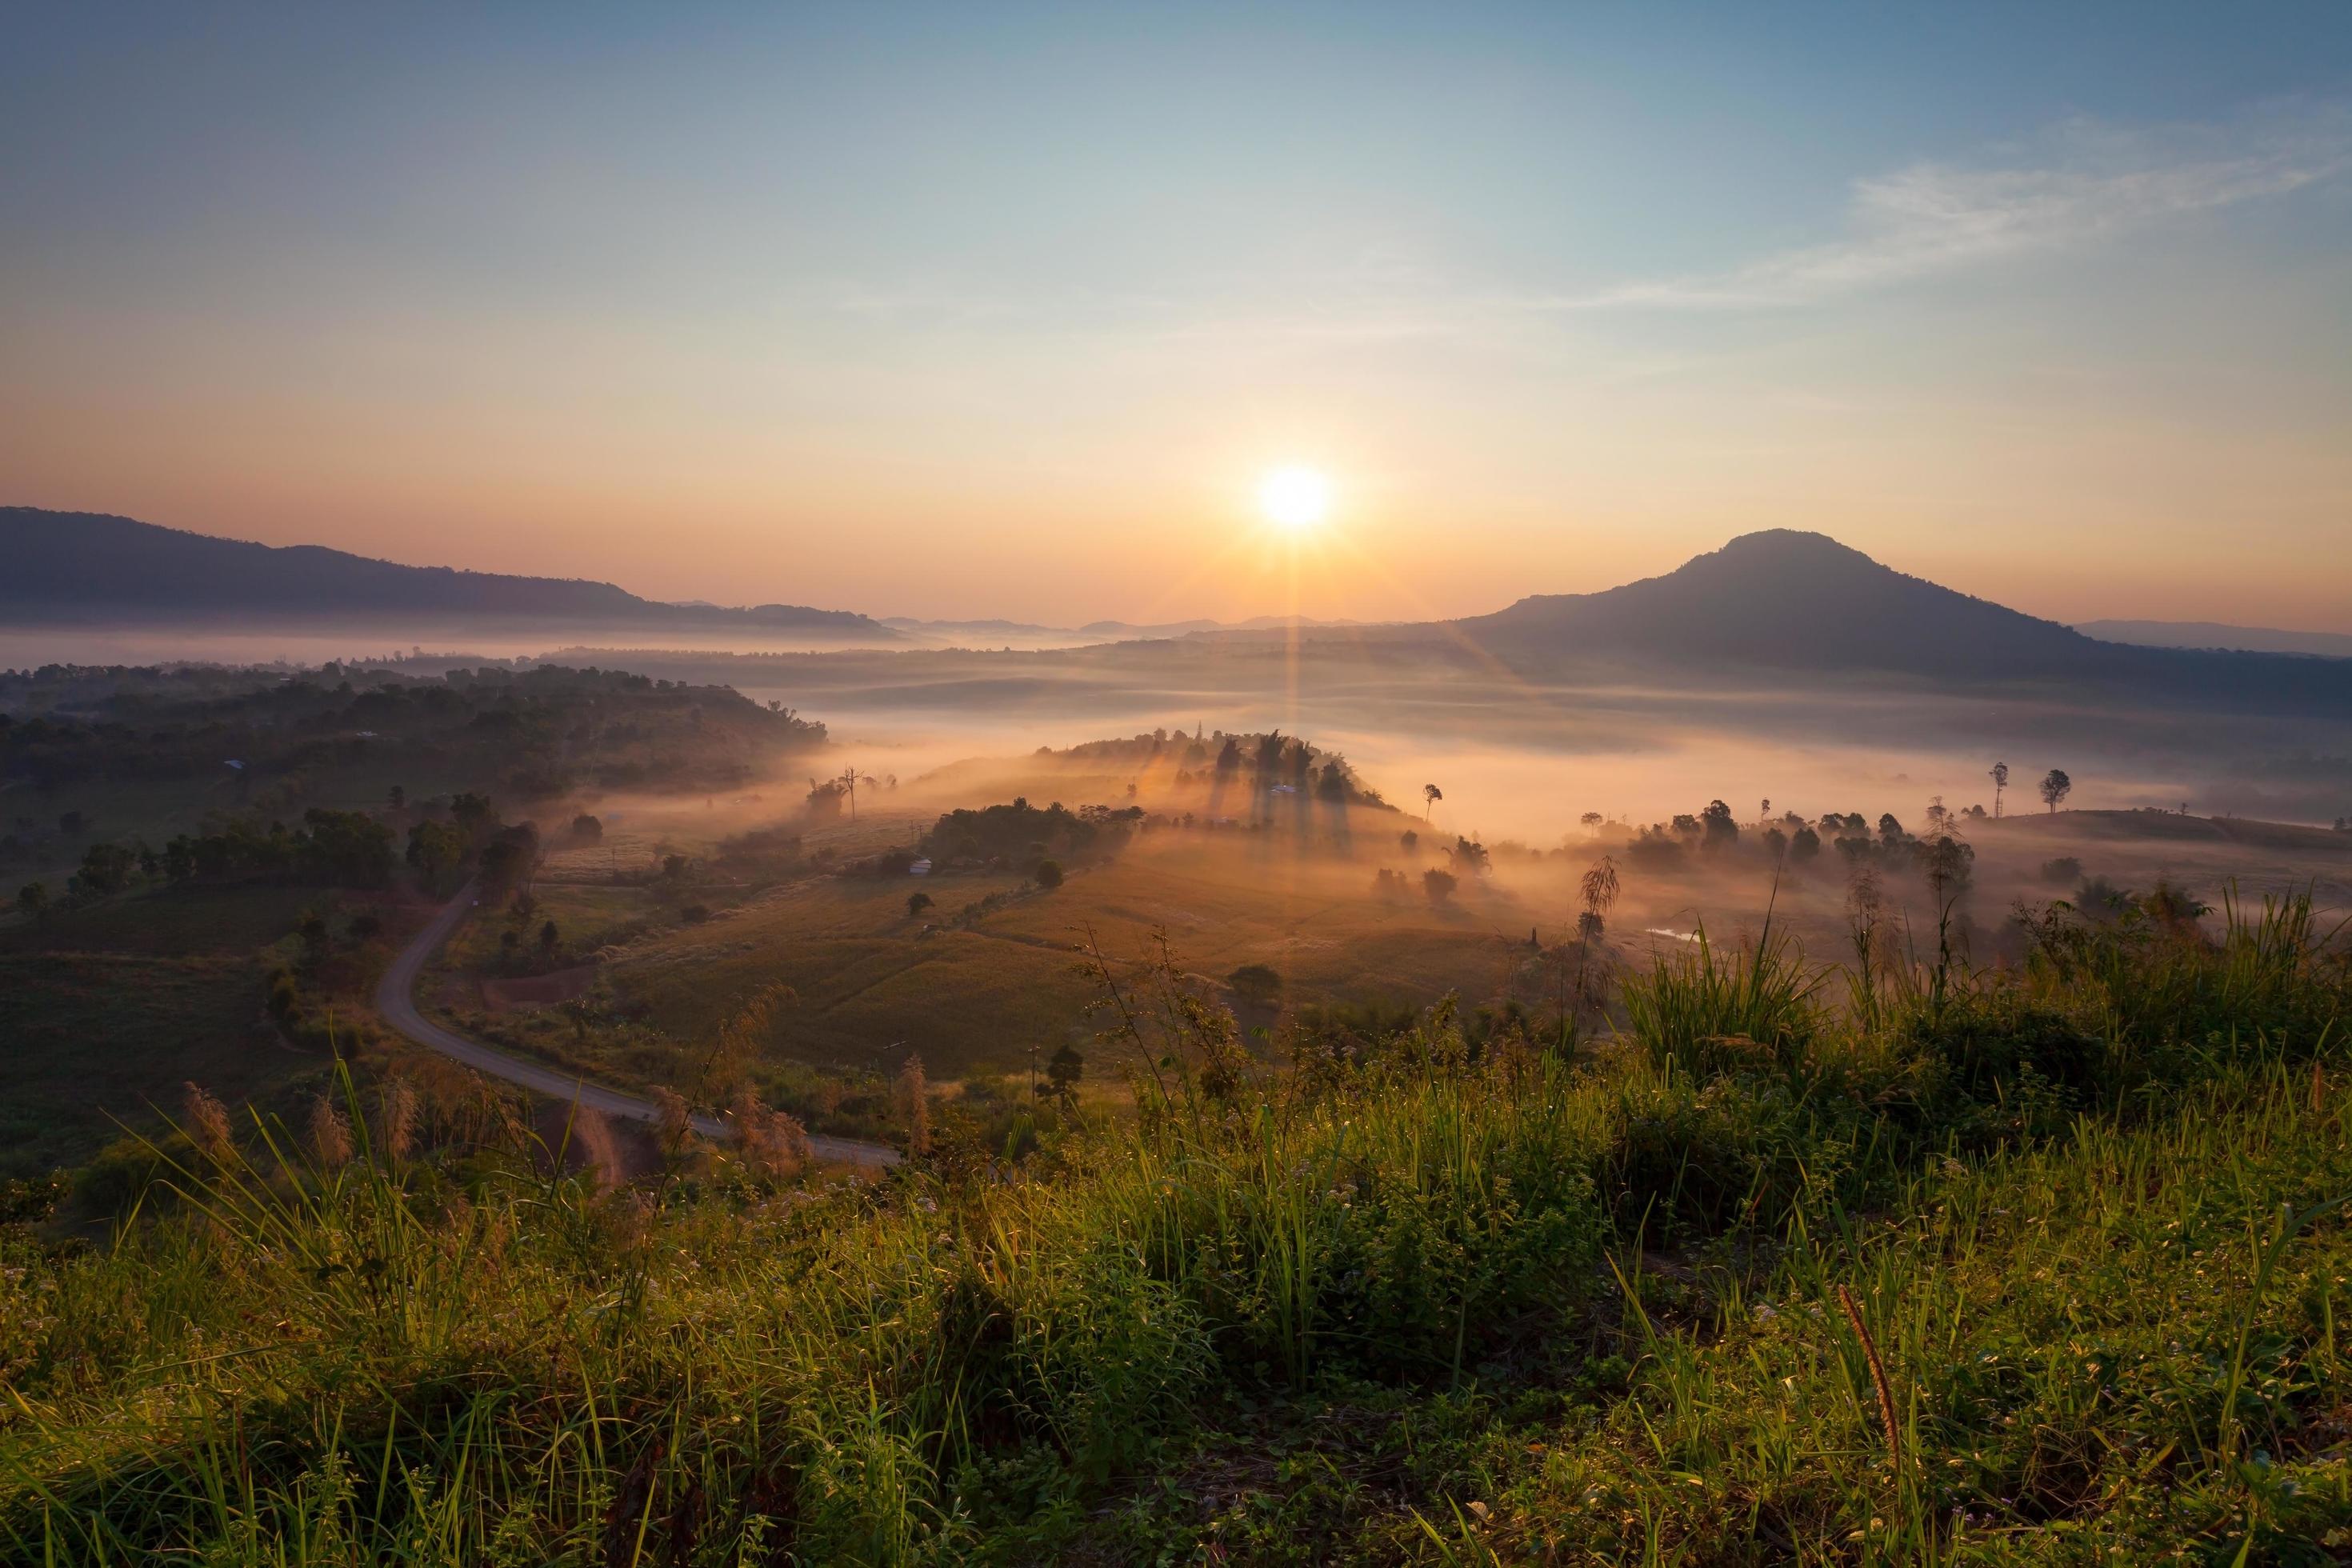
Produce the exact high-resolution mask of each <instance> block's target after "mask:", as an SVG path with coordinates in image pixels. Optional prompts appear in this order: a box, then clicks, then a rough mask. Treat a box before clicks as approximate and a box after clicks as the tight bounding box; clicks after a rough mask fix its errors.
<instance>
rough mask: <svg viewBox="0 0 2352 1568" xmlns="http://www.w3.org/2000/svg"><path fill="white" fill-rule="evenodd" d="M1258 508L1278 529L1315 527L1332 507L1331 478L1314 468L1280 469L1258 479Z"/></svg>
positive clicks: (1294, 529)
mask: <svg viewBox="0 0 2352 1568" xmlns="http://www.w3.org/2000/svg"><path fill="white" fill-rule="evenodd" d="M1257 507H1258V510H1260V511H1262V512H1264V513H1265V520H1266V521H1268V522H1271V523H1273V524H1274V525H1275V526H1276V527H1277V528H1287V529H1291V530H1293V531H1297V530H1299V529H1307V528H1312V527H1314V526H1315V525H1316V524H1317V523H1318V522H1321V521H1323V519H1324V518H1325V517H1326V516H1327V515H1328V514H1329V512H1330V510H1331V481H1330V480H1328V479H1325V478H1324V477H1323V476H1322V475H1321V474H1319V473H1317V472H1316V471H1315V470H1314V469H1313V468H1295V467H1294V468H1276V469H1275V470H1274V471H1273V472H1271V473H1269V474H1267V475H1266V476H1265V479H1261V480H1259V481H1258V487H1257Z"/></svg>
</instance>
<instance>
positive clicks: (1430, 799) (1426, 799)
mask: <svg viewBox="0 0 2352 1568" xmlns="http://www.w3.org/2000/svg"><path fill="white" fill-rule="evenodd" d="M1421 798H1422V807H1421V819H1422V820H1423V822H1427V821H1428V820H1429V808H1430V807H1431V806H1433V805H1436V804H1437V803H1438V802H1439V801H1441V800H1444V798H1445V792H1444V790H1442V789H1440V788H1438V787H1437V786H1436V785H1435V784H1423V785H1422V786H1421Z"/></svg>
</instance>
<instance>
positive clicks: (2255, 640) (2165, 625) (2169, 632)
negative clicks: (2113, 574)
mask: <svg viewBox="0 0 2352 1568" xmlns="http://www.w3.org/2000/svg"><path fill="white" fill-rule="evenodd" d="M2074 629H2075V630H2076V631H2078V632H2081V633H2082V634H2083V635H2084V637H2097V638H2098V639H2099V640H2100V641H2102V642H2122V643H2137V644H2138V645H2140V646H2141V647H2208V648H2231V649H2235V650H2237V651H2240V652H2243V653H2301V654H2315V655H2317V656H2319V657H2320V658H2352V635H2347V634H2346V633H2343V632H2290V631H2283V630H2281V629H2279V628H2278V627H2276V626H2223V625H2221V623H2219V622H2217V621H2084V622H2083V623H2081V624H2080V625H2078V626H2075V628H2074Z"/></svg>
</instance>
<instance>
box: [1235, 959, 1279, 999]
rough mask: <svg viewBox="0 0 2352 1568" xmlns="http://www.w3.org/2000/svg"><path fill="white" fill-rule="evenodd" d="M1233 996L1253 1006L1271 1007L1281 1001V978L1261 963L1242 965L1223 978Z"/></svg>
mask: <svg viewBox="0 0 2352 1568" xmlns="http://www.w3.org/2000/svg"><path fill="white" fill-rule="evenodd" d="M1225 984H1228V985H1230V986H1232V987H1233V988H1234V995H1236V996H1238V997H1240V998H1241V999H1242V1000H1243V1001H1244V1002H1247V1003H1249V1004H1251V1005H1253V1006H1258V1007H1271V1006H1273V1005H1275V1004H1276V1003H1277V1002H1279V1001H1281V1000H1282V976H1281V975H1280V974H1279V973H1276V971H1275V970H1274V969H1273V968H1271V967H1270V966H1268V965H1266V964H1263V963H1244V964H1243V965H1242V966H1241V967H1240V968H1239V969H1236V970H1234V972H1233V973H1231V974H1228V975H1226V976H1225Z"/></svg>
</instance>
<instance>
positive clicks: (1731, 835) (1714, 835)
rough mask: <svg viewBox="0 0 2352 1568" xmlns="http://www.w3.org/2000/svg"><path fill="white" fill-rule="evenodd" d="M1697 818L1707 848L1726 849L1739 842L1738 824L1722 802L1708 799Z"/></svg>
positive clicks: (1729, 808)
mask: <svg viewBox="0 0 2352 1568" xmlns="http://www.w3.org/2000/svg"><path fill="white" fill-rule="evenodd" d="M1767 804H1768V805H1769V802H1768V803H1767ZM1698 820H1699V826H1700V830H1701V831H1702V832H1703V833H1704V834H1705V836H1706V839H1705V842H1706V847H1707V848H1709V849H1727V848H1729V847H1731V846H1732V845H1734V844H1737V843H1738V842H1739V826H1738V824H1737V823H1735V822H1733V821H1732V820H1731V807H1729V806H1727V805H1724V804H1723V802H1721V801H1719V800H1711V801H1708V802H1707V803H1706V810H1705V811H1702V812H1700V813H1699V814H1698Z"/></svg>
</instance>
